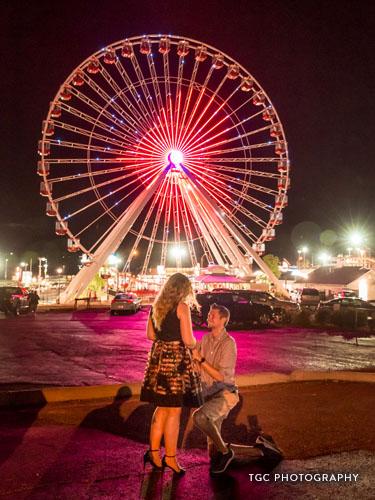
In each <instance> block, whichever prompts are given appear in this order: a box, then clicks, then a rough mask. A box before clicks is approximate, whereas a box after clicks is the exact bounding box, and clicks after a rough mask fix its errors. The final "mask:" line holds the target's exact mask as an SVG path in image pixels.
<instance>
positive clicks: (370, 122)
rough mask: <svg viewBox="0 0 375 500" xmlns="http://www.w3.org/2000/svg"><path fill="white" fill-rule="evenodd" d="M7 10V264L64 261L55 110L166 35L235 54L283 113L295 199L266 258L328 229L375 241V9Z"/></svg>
mask: <svg viewBox="0 0 375 500" xmlns="http://www.w3.org/2000/svg"><path fill="white" fill-rule="evenodd" d="M0 9H1V12H0V17H1V29H0V37H1V69H2V71H1V73H2V76H1V78H0V85H1V117H0V127H1V168H0V184H1V191H0V234H1V237H0V254H1V253H2V252H5V251H8V252H9V251H12V250H13V251H15V252H17V253H18V254H19V255H20V256H21V255H22V254H23V252H25V251H27V250H34V251H35V252H38V253H40V252H44V253H48V252H49V253H50V254H51V257H52V256H53V255H54V254H56V255H57V254H58V255H60V254H61V255H63V254H64V250H63V249H65V245H66V242H65V241H64V242H62V240H61V239H60V240H59V239H58V238H57V237H55V235H54V232H53V222H52V220H51V219H48V218H47V217H45V216H44V208H45V199H42V198H41V197H40V196H39V181H40V179H39V178H38V177H37V175H36V173H35V172H36V162H37V160H38V158H37V154H36V147H37V141H38V139H39V138H40V136H41V123H42V120H43V118H44V117H45V115H46V114H47V111H48V105H49V102H50V100H51V99H52V98H53V96H54V95H55V93H56V91H57V89H58V87H59V86H60V84H61V83H62V82H63V81H64V80H65V78H66V77H67V76H68V74H69V73H70V72H71V70H72V69H73V68H74V67H76V66H77V65H78V64H79V63H80V62H81V61H82V60H83V59H85V58H86V57H88V56H89V55H90V54H91V53H93V52H95V51H96V50H98V49H99V48H101V47H103V46H105V45H107V44H109V43H111V42H113V41H115V40H119V39H122V38H125V37H130V36H134V35H139V34H143V33H159V32H165V33H168V32H169V33H172V34H176V35H181V36H183V35H184V36H186V37H189V38H194V39H198V40H202V41H203V42H206V43H208V44H210V45H213V46H216V47H217V48H218V49H220V50H223V51H224V52H226V53H228V54H229V55H230V56H232V57H233V58H234V59H236V60H238V61H239V62H240V63H242V64H243V65H244V66H245V67H246V68H247V69H248V70H249V71H250V73H252V74H253V75H254V76H255V78H256V79H257V80H258V81H259V82H260V83H261V85H262V86H263V87H264V88H265V90H266V91H267V93H268V94H269V95H270V97H271V99H272V101H273V103H274V105H275V106H276V109H277V110H278V113H279V115H280V117H281V120H282V122H283V124H284V128H285V131H286V136H287V140H288V143H289V148H290V157H291V164H292V172H291V182H292V189H291V191H290V192H289V207H288V208H287V209H286V211H285V212H284V216H285V223H284V224H283V225H282V226H280V227H279V228H278V231H277V238H276V240H275V241H274V242H272V243H271V244H270V245H269V246H268V247H267V249H268V251H272V252H274V253H276V254H278V255H280V256H287V257H289V258H294V256H295V253H296V247H297V246H298V245H300V244H301V243H307V244H309V245H315V246H316V247H318V246H319V244H320V242H319V238H320V236H321V233H322V232H323V231H325V230H327V229H330V230H333V231H335V232H336V234H337V235H338V237H340V236H342V234H343V232H344V231H345V229H346V228H347V227H348V226H362V227H363V228H364V229H365V230H366V231H368V233H369V237H370V238H371V235H372V241H374V233H375V225H374V215H375V203H374V194H375V175H374V143H375V142H374V141H375V120H374V116H375V58H374V49H375V41H374V40H375V37H374V32H375V2H369V1H364V0H362V1H361V0H356V1H353V2H351V1H345V0H340V1H336V0H326V1H308V0H303V1H301V0H296V1H287V0H284V1H281V0H279V1H263V0H262V1H251V0H247V1H235V0H226V1H216V2H212V1H207V0H204V1H202V0H200V1H199V2H196V1H192V2H187V1H182V0H179V1H173V2H171V1H165V2H163V1H160V0H154V1H141V0H137V1H127V0H123V1H121V2H120V1H117V2H115V1H108V0H106V1H80V0H76V1H74V2H72V1H69V0H64V1H51V0H49V1H43V0H39V1H37V2H30V1H17V0H8V1H6V0H3V1H2V2H1V7H0ZM323 237H324V235H323ZM338 242H340V240H338ZM369 242H370V243H371V241H370V240H369ZM326 243H327V242H326Z"/></svg>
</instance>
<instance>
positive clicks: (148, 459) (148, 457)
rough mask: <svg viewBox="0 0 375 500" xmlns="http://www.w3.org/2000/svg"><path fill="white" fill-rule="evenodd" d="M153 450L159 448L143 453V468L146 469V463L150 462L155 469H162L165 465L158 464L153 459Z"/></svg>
mask: <svg viewBox="0 0 375 500" xmlns="http://www.w3.org/2000/svg"><path fill="white" fill-rule="evenodd" d="M152 451H159V449H157V450H147V451H146V453H145V454H144V455H143V470H145V468H146V464H147V463H149V464H151V465H152V467H153V468H154V469H155V470H162V469H163V466H162V465H161V466H160V465H157V464H156V463H155V462H154V461H153V459H152V455H151V452H152Z"/></svg>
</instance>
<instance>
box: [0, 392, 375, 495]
mask: <svg viewBox="0 0 375 500" xmlns="http://www.w3.org/2000/svg"><path fill="white" fill-rule="evenodd" d="M373 391H374V389H373V385H372V384H365V383H343V382H339V383H334V382H304V383H302V382H298V383H291V384H274V385H268V386H258V387H253V388H251V389H248V390H243V391H241V400H240V403H239V404H238V405H237V407H235V408H234V409H233V410H232V412H231V414H230V415H229V418H228V419H227V420H226V421H225V423H224V426H223V434H224V438H225V439H226V440H227V441H230V442H232V443H242V444H252V443H253V442H254V439H255V438H256V436H257V435H258V433H259V432H264V433H265V434H271V435H272V436H273V438H274V440H275V441H276V443H277V444H278V445H279V446H280V447H281V448H282V449H283V451H284V454H285V460H284V461H283V462H281V463H280V464H279V465H278V466H277V468H276V469H274V470H273V471H271V470H269V469H266V468H264V467H263V466H261V465H260V464H259V463H257V462H254V461H249V460H244V459H243V457H239V458H240V460H237V461H236V462H235V463H234V464H233V465H232V466H231V467H230V469H228V472H227V474H225V475H224V476H221V477H219V478H210V476H209V473H208V467H209V464H208V458H207V455H206V451H205V440H204V437H203V435H202V434H201V433H200V431H198V430H197V429H194V428H193V427H192V425H191V420H190V419H189V414H188V413H184V414H183V417H182V426H181V428H182V431H181V433H180V440H179V441H180V442H179V445H180V447H181V449H180V452H179V459H180V461H181V463H182V464H183V465H184V466H185V467H186V468H187V474H186V476H185V477H183V478H181V479H176V478H174V479H173V478H172V477H171V475H170V473H168V472H165V473H164V474H160V473H150V471H149V469H148V468H147V471H146V474H143V470H142V469H143V466H142V463H141V462H142V454H143V453H144V451H145V450H146V449H147V436H148V432H149V423H150V420H151V415H152V410H153V408H152V407H151V405H148V404H144V403H140V402H139V401H138V399H137V398H134V397H131V398H129V399H127V400H126V399H125V400H124V399H115V400H112V401H110V400H106V401H104V400H103V401H91V402H89V403H74V404H73V403H70V404H67V403H65V404H50V405H47V406H45V407H40V408H27V409H19V410H2V411H0V442H1V447H0V498H9V499H12V500H18V499H19V500H23V499H26V498H27V499H35V500H41V499H73V498H74V499H75V500H80V499H96V498H98V499H99V498H100V499H103V498H110V499H120V498H121V499H123V498H126V499H127V500H128V499H129V500H132V499H139V498H145V499H146V498H148V499H159V498H160V499H172V498H173V499H184V500H185V499H195V500H200V499H204V500H206V499H207V500H209V499H227V498H233V499H237V498H241V499H243V498H256V499H269V498H271V499H273V498H277V499H280V498H281V499H283V498H285V499H286V498H297V499H298V498H301V499H302V498H303V499H328V498H331V497H332V496H334V495H336V496H337V497H338V498H340V499H344V500H345V499H352V498H355V497H357V498H361V499H364V500H365V499H370V498H374V497H375V485H374V480H373V469H374V466H375V436H374V432H373V429H374V424H375V421H374V414H373V395H374V393H373ZM323 473H324V474H328V473H329V474H335V475H337V474H342V473H345V474H351V478H350V480H349V479H348V480H346V481H343V480H341V481H339V482H338V481H337V480H332V479H331V481H330V482H321V481H319V477H320V476H319V474H323ZM249 474H253V476H252V479H250V476H249ZM255 474H260V476H255ZM267 474H270V475H269V476H267ZM275 474H279V476H280V477H279V478H278V479H277V476H275ZM296 474H297V475H299V474H303V475H306V476H303V477H302V479H301V477H300V476H298V477H297V479H296ZM311 474H318V476H316V477H317V478H318V479H314V480H311V479H310V476H309V475H311ZM353 474H358V476H357V478H356V479H355V478H354V476H353ZM282 475H284V476H282ZM282 477H283V478H284V479H283V480H281V478H282ZM256 478H257V479H256Z"/></svg>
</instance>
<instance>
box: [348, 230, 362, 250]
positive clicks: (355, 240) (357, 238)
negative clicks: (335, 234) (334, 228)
mask: <svg viewBox="0 0 375 500" xmlns="http://www.w3.org/2000/svg"><path fill="white" fill-rule="evenodd" d="M349 241H350V243H352V245H354V246H359V245H361V244H362V243H363V241H364V237H363V234H361V233H359V232H358V231H354V232H353V233H350V234H349Z"/></svg>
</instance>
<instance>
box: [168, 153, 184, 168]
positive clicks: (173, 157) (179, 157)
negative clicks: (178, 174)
mask: <svg viewBox="0 0 375 500" xmlns="http://www.w3.org/2000/svg"><path fill="white" fill-rule="evenodd" d="M168 161H169V162H170V163H172V165H174V166H175V167H177V166H178V165H181V163H182V162H183V161H184V155H183V154H182V152H181V151H179V150H178V149H172V150H171V151H170V153H169V155H168Z"/></svg>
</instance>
